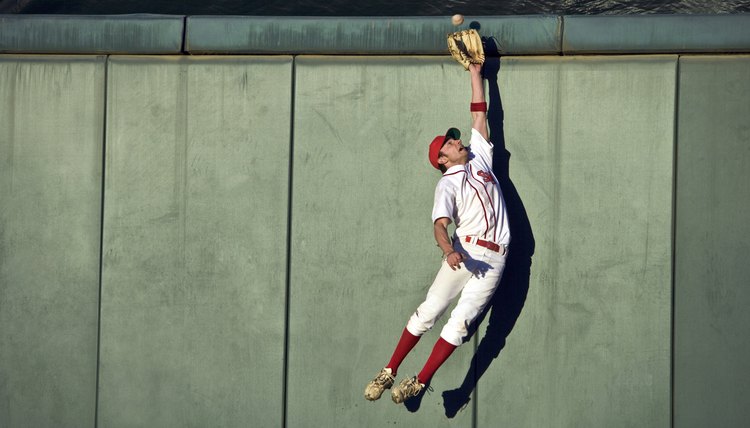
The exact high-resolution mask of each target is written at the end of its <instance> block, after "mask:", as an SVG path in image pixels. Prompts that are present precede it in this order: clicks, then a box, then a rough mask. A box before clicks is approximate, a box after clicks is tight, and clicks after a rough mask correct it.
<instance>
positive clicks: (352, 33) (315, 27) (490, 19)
mask: <svg viewBox="0 0 750 428" xmlns="http://www.w3.org/2000/svg"><path fill="white" fill-rule="evenodd" d="M560 24H561V20H560V17H559V16H555V15H534V16H466V17H465V20H464V23H463V24H462V25H459V26H454V25H452V24H451V20H450V17H356V18H355V17H351V18H331V17H325V18H322V17H321V18H267V17H218V16H191V17H188V19H187V36H186V40H185V47H186V50H187V51H188V52H191V53H207V52H220V53H291V54H294V53H315V54H391V55H392V54H397V55H399V54H400V55H404V54H412V55H442V54H447V53H448V47H447V44H446V35H447V34H448V33H452V32H454V31H458V30H463V29H467V28H469V27H470V26H471V27H472V28H477V29H478V30H479V32H480V34H481V35H482V36H485V37H492V38H493V40H496V41H497V47H498V50H499V53H501V54H556V53H558V52H559V48H560V28H561V25H560Z"/></svg>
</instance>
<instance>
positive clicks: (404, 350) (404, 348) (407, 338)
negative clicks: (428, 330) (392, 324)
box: [386, 328, 420, 376]
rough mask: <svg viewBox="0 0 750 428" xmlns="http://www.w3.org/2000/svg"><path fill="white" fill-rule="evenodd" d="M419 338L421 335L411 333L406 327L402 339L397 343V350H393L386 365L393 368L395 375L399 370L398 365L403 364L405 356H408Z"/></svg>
mask: <svg viewBox="0 0 750 428" xmlns="http://www.w3.org/2000/svg"><path fill="white" fill-rule="evenodd" d="M419 338H420V336H415V335H413V334H411V333H409V330H407V329H405V328H404V332H403V333H401V339H400V340H399V341H398V345H396V350H395V351H393V356H391V361H390V362H389V363H388V365H387V366H386V367H387V368H389V369H391V371H392V372H393V375H394V376H395V375H396V372H397V371H398V366H400V365H401V362H402V361H404V358H406V356H407V355H408V354H409V352H410V351H411V350H412V348H414V345H416V344H417V342H419Z"/></svg>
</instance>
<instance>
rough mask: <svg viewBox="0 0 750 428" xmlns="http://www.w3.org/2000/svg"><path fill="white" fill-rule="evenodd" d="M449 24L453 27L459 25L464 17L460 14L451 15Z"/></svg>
mask: <svg viewBox="0 0 750 428" xmlns="http://www.w3.org/2000/svg"><path fill="white" fill-rule="evenodd" d="M451 22H452V23H453V25H461V24H463V23H464V16H463V15H461V14H460V13H457V14H455V15H453V17H452V18H451Z"/></svg>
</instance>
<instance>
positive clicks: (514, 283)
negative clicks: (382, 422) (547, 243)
mask: <svg viewBox="0 0 750 428" xmlns="http://www.w3.org/2000/svg"><path fill="white" fill-rule="evenodd" d="M473 25H474V23H472V26H473ZM473 28H476V27H473ZM483 40H484V42H485V53H486V56H487V60H486V61H485V63H484V67H483V70H482V72H483V74H484V77H485V78H486V79H487V83H488V87H489V92H488V98H489V99H488V101H489V111H488V112H487V121H488V124H489V128H490V139H491V140H492V142H493V144H494V145H495V150H494V159H493V168H494V172H495V176H496V177H497V179H498V181H499V182H500V188H501V189H502V192H503V198H504V199H505V205H506V208H507V210H508V222H509V225H510V233H511V239H512V242H511V245H510V251H509V253H508V259H507V260H506V265H505V271H504V272H503V277H502V280H501V281H500V285H499V287H498V289H497V291H496V292H495V295H494V296H493V297H492V300H491V301H490V303H489V304H488V306H487V308H486V309H485V311H484V312H483V313H482V315H480V317H479V318H478V319H477V321H476V322H475V323H474V325H473V326H472V330H473V331H472V334H473V333H474V332H476V330H477V328H478V326H479V324H480V323H481V322H482V321H483V320H484V319H487V328H486V331H485V335H484V337H482V338H481V339H480V342H479V346H478V347H477V350H476V353H475V354H474V357H473V358H472V360H471V366H470V367H469V370H468V371H467V372H466V375H465V376H464V380H463V382H462V383H461V386H459V387H458V388H456V389H453V390H449V391H444V392H443V404H444V406H445V415H446V416H448V417H449V418H452V417H454V416H455V415H456V414H457V413H458V412H459V411H460V410H462V409H463V408H464V407H465V406H466V405H467V404H468V403H469V401H470V397H471V395H472V393H473V391H474V389H475V388H476V385H477V383H478V382H479V379H481V378H482V376H483V375H484V373H485V372H486V371H487V369H488V368H489V366H490V364H491V363H492V361H493V360H494V359H495V358H497V357H498V356H499V355H500V351H502V350H503V348H504V347H505V339H506V337H508V335H509V334H510V332H511V331H512V330H513V327H514V326H515V324H516V320H517V319H518V317H519V315H520V314H521V310H522V309H523V306H524V303H525V302H526V295H527V293H528V291H529V277H530V275H531V257H532V256H533V255H534V246H535V242H534V234H533V232H532V230H531V223H530V222H529V218H528V216H527V214H526V209H525V208H524V205H523V201H522V200H521V197H520V196H519V194H518V191H517V190H516V187H515V186H514V185H513V182H512V181H511V179H510V174H509V166H510V152H508V151H507V149H506V147H505V133H504V132H503V118H504V114H503V105H502V101H501V99H500V88H499V86H498V84H497V76H498V74H499V72H500V57H499V55H498V54H499V47H498V46H497V42H496V41H495V39H494V38H492V37H490V38H483Z"/></svg>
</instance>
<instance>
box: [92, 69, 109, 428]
mask: <svg viewBox="0 0 750 428" xmlns="http://www.w3.org/2000/svg"><path fill="white" fill-rule="evenodd" d="M108 84H109V55H106V56H105V57H104V91H103V92H104V105H103V107H104V112H103V114H102V140H101V141H102V159H101V162H102V174H101V197H100V200H99V201H100V204H101V205H100V206H99V284H98V287H99V298H98V300H97V316H96V385H95V390H94V427H97V426H99V367H100V366H101V364H100V355H101V354H100V352H101V342H102V274H103V272H104V186H105V180H104V179H105V172H106V167H107V106H108V104H107V102H108V101H107V91H108Z"/></svg>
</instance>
